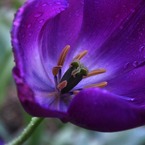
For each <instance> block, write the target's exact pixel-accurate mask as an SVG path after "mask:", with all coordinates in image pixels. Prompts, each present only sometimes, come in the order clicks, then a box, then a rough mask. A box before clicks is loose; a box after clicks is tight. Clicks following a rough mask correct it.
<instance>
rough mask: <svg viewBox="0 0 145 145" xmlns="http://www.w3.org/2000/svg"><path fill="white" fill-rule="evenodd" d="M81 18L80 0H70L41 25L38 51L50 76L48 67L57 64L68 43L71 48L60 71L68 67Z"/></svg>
mask: <svg viewBox="0 0 145 145" xmlns="http://www.w3.org/2000/svg"><path fill="white" fill-rule="evenodd" d="M82 19H83V3H82V1H78V0H71V1H69V6H68V8H67V9H65V11H63V12H62V13H60V14H59V15H57V16H56V17H54V18H52V19H50V20H49V21H47V22H46V23H45V25H44V26H43V28H42V30H41V33H40V37H39V44H40V47H41V51H40V53H41V58H42V62H43V64H44V66H45V69H46V71H47V73H48V75H49V76H50V77H53V76H52V73H51V71H50V70H49V71H48V68H52V67H54V66H56V65H57V61H58V58H59V56H60V53H61V51H62V49H63V48H64V47H65V46H66V45H68V44H69V45H70V46H71V50H70V52H69V54H68V56H67V59H66V60H67V61H66V62H65V66H64V67H63V70H62V72H63V73H64V72H65V71H66V69H67V68H68V67H69V64H70V63H71V61H72V59H73V56H74V52H75V51H77V49H76V48H75V47H74V45H76V40H77V38H78V36H79V32H80V30H81V26H82Z"/></svg>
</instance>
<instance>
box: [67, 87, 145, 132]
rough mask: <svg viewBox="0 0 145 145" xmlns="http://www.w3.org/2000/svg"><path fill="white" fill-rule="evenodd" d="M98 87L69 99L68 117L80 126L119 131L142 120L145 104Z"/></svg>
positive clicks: (144, 116)
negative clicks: (139, 103) (140, 104)
mask: <svg viewBox="0 0 145 145" xmlns="http://www.w3.org/2000/svg"><path fill="white" fill-rule="evenodd" d="M132 101H133V100H132V99H130V98H127V97H126V96H117V95H114V94H112V93H109V92H107V91H105V90H101V89H87V90H84V91H81V92H80V93H79V94H78V95H77V96H76V97H75V98H74V99H73V100H72V102H71V104H70V106H69V109H68V118H67V119H68V120H69V121H70V122H72V123H73V124H75V125H78V126H80V127H83V128H86V129H90V130H95V131H103V132H112V131H121V130H126V129H131V128H134V127H138V126H141V125H144V124H145V107H144V106H137V105H134V104H133V103H132Z"/></svg>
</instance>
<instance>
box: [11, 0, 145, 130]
mask: <svg viewBox="0 0 145 145" xmlns="http://www.w3.org/2000/svg"><path fill="white" fill-rule="evenodd" d="M11 34H12V45H13V52H14V58H15V63H16V65H15V67H14V69H13V76H14V79H15V82H16V85H17V90H18V97H19V99H20V102H21V104H22V105H23V107H24V109H25V110H26V111H27V112H28V113H29V114H31V115H32V116H37V117H52V118H58V119H60V120H62V121H63V122H71V123H73V124H75V125H77V126H80V127H83V128H86V129H89V130H95V131H102V132H113V131H121V130H126V129H131V128H135V127H139V126H142V125H144V124H145V1H144V0H132V1H128V0H121V1H116V0H112V1H110V0H80V1H78V0H28V1H27V2H26V3H25V4H24V5H23V6H22V7H21V8H20V9H19V10H18V12H17V13H16V15H15V19H14V21H13V27H12V32H11Z"/></svg>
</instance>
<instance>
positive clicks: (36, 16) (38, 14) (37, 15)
mask: <svg viewBox="0 0 145 145" xmlns="http://www.w3.org/2000/svg"><path fill="white" fill-rule="evenodd" d="M40 16H42V13H41V12H40V13H37V14H35V15H34V17H35V18H38V17H40Z"/></svg>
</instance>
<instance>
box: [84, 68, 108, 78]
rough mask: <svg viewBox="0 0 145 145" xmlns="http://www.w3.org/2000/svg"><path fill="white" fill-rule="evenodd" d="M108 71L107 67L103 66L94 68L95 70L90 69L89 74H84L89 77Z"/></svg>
mask: <svg viewBox="0 0 145 145" xmlns="http://www.w3.org/2000/svg"><path fill="white" fill-rule="evenodd" d="M104 72H106V70H105V69H103V68H101V69H96V70H93V71H90V72H89V73H88V74H87V76H84V77H83V78H88V77H91V76H95V75H98V74H101V73H104Z"/></svg>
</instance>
